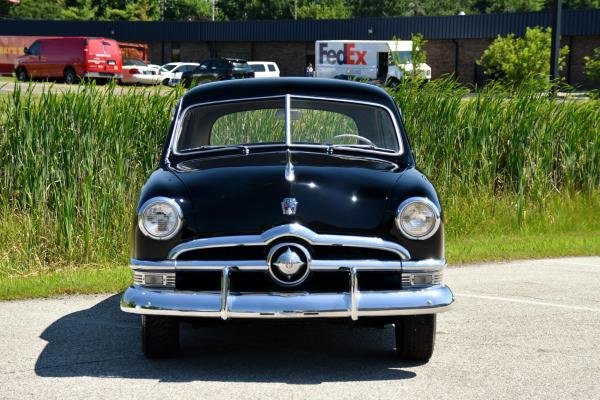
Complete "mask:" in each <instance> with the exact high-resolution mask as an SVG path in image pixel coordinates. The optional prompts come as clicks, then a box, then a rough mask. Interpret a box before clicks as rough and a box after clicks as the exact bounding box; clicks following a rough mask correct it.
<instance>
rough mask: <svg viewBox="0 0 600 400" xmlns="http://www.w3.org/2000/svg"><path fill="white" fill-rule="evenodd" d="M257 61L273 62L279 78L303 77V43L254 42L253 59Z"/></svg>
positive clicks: (304, 48) (304, 61)
mask: <svg viewBox="0 0 600 400" xmlns="http://www.w3.org/2000/svg"><path fill="white" fill-rule="evenodd" d="M252 59H254V60H257V61H275V62H276V63H277V65H278V66H279V70H280V71H281V76H301V75H304V68H305V67H306V44H305V42H256V43H254V54H253V58H252Z"/></svg>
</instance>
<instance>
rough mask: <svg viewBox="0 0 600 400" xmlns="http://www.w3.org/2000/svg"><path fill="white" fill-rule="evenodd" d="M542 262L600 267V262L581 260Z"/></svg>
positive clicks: (545, 261) (543, 261)
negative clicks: (593, 262)
mask: <svg viewBox="0 0 600 400" xmlns="http://www.w3.org/2000/svg"><path fill="white" fill-rule="evenodd" d="M540 263H550V264H560V265H563V266H570V265H578V266H582V267H600V264H591V263H584V262H580V261H569V260H540Z"/></svg>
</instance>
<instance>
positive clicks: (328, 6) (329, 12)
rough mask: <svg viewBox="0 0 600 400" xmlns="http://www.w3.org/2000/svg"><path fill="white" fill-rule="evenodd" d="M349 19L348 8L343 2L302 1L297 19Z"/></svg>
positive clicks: (336, 0) (324, 0)
mask: <svg viewBox="0 0 600 400" xmlns="http://www.w3.org/2000/svg"><path fill="white" fill-rule="evenodd" d="M350 17H351V13H350V8H349V7H348V5H347V4H346V1H345V0H314V1H304V2H302V4H301V5H300V6H299V7H298V19H342V18H350Z"/></svg>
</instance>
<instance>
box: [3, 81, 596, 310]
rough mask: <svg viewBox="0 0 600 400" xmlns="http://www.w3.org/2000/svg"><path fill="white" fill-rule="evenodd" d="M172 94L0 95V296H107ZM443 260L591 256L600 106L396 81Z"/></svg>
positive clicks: (123, 271) (122, 269)
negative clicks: (435, 205) (442, 239)
mask: <svg viewBox="0 0 600 400" xmlns="http://www.w3.org/2000/svg"><path fill="white" fill-rule="evenodd" d="M178 95H179V94H178V93H177V92H173V93H172V94H166V95H165V93H164V92H162V93H161V94H160V95H159V94H158V92H157V91H156V90H148V91H144V92H142V93H140V92H139V91H135V92H130V93H129V94H124V95H117V94H115V93H114V92H113V91H112V90H111V89H110V88H108V90H107V89H106V88H102V90H101V91H99V90H98V89H97V88H95V87H94V86H81V87H80V88H79V91H77V92H69V93H66V94H56V93H43V94H41V95H32V94H31V93H30V92H28V91H25V92H18V91H17V92H15V93H14V94H13V95H3V96H0V129H1V135H0V155H1V156H0V157H1V159H0V221H2V223H1V224H0V299H8V298H22V297H36V296H48V295H54V294H63V293H100V292H111V291H119V290H121V289H123V288H124V287H125V286H126V285H127V283H128V282H129V279H130V276H129V272H128V269H127V261H128V257H129V251H130V243H129V235H130V234H129V232H130V226H131V219H132V211H133V206H134V204H135V201H136V196H137V193H138V190H139V188H140V186H141V184H142V183H143V181H144V179H145V178H146V176H147V174H148V173H149V171H151V170H152V169H153V167H154V166H155V164H156V161H157V157H158V155H159V152H160V147H161V145H162V141H163V139H164V136H165V134H166V131H167V128H168V124H169V118H170V115H171V110H172V107H173V106H174V104H175V102H176V100H177V97H178ZM394 95H395V96H396V98H397V100H398V102H399V103H400V104H401V106H402V107H403V111H404V114H405V116H406V125H407V129H408V131H409V132H410V135H411V139H412V143H413V145H414V148H415V152H416V154H417V158H418V160H419V165H420V167H421V168H422V169H423V170H424V171H425V172H426V173H427V174H428V175H429V176H430V178H431V179H432V180H433V182H434V183H435V184H436V186H437V188H438V190H439V191H440V194H441V197H442V199H443V203H444V206H445V221H446V245H447V256H448V259H449V262H450V263H451V264H456V263H463V262H473V261H481V260H507V259H514V258H528V257H546V256H560V255H583V254H600V106H599V103H598V101H583V102H570V101H567V102H556V101H554V100H551V99H548V98H545V97H540V96H538V95H535V94H530V93H512V94H511V95H508V96H507V95H505V94H503V93H500V92H498V91H494V90H489V91H486V92H483V93H481V94H478V95H477V96H476V97H474V98H472V99H470V100H468V101H464V100H462V99H463V95H464V89H462V88H460V87H458V86H456V85H453V84H451V83H447V82H446V83H437V84H431V85H427V86H426V87H425V88H421V89H419V88H416V87H410V86H408V87H402V88H400V89H399V90H398V91H397V92H396V93H395V94H394Z"/></svg>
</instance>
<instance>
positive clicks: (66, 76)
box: [63, 68, 77, 85]
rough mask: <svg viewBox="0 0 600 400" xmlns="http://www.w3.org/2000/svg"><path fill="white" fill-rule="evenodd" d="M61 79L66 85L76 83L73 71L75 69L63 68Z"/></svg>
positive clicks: (75, 75)
mask: <svg viewBox="0 0 600 400" xmlns="http://www.w3.org/2000/svg"><path fill="white" fill-rule="evenodd" d="M63 80H64V82H65V83H66V84H67V85H72V84H74V83H77V74H76V73H75V70H74V69H73V68H67V69H65V72H64V73H63Z"/></svg>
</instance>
